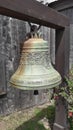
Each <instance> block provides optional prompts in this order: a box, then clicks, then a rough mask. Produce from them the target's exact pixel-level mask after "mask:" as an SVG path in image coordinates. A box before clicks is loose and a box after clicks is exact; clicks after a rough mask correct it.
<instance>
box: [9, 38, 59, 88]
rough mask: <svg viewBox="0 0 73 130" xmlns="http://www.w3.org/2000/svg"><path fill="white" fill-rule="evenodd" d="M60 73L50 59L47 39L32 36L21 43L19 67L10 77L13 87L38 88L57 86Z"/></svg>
mask: <svg viewBox="0 0 73 130" xmlns="http://www.w3.org/2000/svg"><path fill="white" fill-rule="evenodd" d="M60 83H61V76H60V74H59V73H58V72H57V71H56V70H55V69H54V67H53V66H52V64H51V61H50V54H49V48H48V44H47V41H45V40H43V39H42V38H38V37H33V38H30V39H28V40H27V41H25V42H24V44H23V49H22V53H21V59H20V63H19V67H18V69H17V70H16V72H15V73H14V74H13V75H12V77H11V79H10V84H11V86H13V87H16V88H19V89H22V90H39V89H46V88H53V87H57V86H58V85H59V84H60Z"/></svg>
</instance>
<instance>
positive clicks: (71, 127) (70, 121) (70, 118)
mask: <svg viewBox="0 0 73 130" xmlns="http://www.w3.org/2000/svg"><path fill="white" fill-rule="evenodd" d="M68 121H69V124H70V130H73V118H72V117H69V118H68Z"/></svg>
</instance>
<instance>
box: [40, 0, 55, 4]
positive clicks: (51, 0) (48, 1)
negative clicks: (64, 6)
mask: <svg viewBox="0 0 73 130" xmlns="http://www.w3.org/2000/svg"><path fill="white" fill-rule="evenodd" d="M37 1H44V4H45V3H51V2H53V1H57V0H37Z"/></svg>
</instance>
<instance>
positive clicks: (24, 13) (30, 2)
mask: <svg viewBox="0 0 73 130" xmlns="http://www.w3.org/2000/svg"><path fill="white" fill-rule="evenodd" d="M0 14H2V15H6V16H10V17H13V18H17V19H20V20H25V21H31V22H34V23H37V24H41V25H44V26H47V27H51V28H56V29H57V28H64V27H65V26H67V25H69V21H68V18H67V17H66V16H64V15H62V14H61V13H59V12H57V11H55V10H53V9H51V8H50V7H47V6H45V5H43V4H41V3H39V2H37V1H35V0H0Z"/></svg>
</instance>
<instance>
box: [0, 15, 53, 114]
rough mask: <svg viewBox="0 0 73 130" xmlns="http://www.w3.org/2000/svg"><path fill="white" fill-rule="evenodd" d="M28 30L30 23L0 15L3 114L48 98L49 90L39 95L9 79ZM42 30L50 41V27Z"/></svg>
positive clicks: (0, 79)
mask: <svg viewBox="0 0 73 130" xmlns="http://www.w3.org/2000/svg"><path fill="white" fill-rule="evenodd" d="M28 30H29V27H28V23H26V22H24V21H20V20H17V19H12V18H9V17H6V16H2V15H0V63H1V64H0V77H1V78H0V81H1V82H0V114H2V115H6V114H9V113H12V112H14V111H15V110H21V109H24V108H28V107H31V106H34V105H36V104H37V105H38V104H42V103H45V102H46V101H47V100H48V98H47V97H48V94H47V90H42V91H39V95H38V96H35V95H34V91H22V90H19V89H15V88H12V87H10V85H9V79H10V77H11V75H12V74H13V73H14V72H15V70H16V69H17V67H18V65H19V60H20V46H21V44H22V43H23V42H24V41H25V36H26V32H27V31H28ZM44 30H45V31H44ZM41 31H42V36H43V37H44V38H45V39H46V40H48V41H49V40H50V39H48V38H49V37H48V36H49V29H47V28H45V27H42V28H41ZM45 32H46V33H45ZM49 43H50V42H49ZM3 92H4V93H3Z"/></svg>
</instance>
